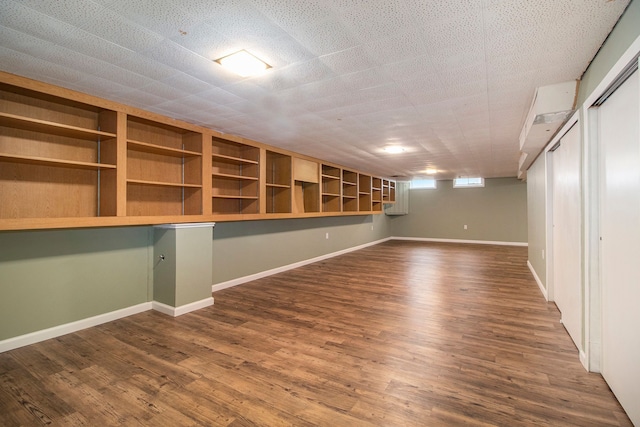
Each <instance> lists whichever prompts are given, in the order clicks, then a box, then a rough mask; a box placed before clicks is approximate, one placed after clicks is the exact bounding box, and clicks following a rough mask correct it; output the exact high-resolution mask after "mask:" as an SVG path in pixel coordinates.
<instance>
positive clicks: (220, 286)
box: [211, 237, 391, 292]
mask: <svg viewBox="0 0 640 427" xmlns="http://www.w3.org/2000/svg"><path fill="white" fill-rule="evenodd" d="M388 240H391V238H390V237H387V238H386V239H381V240H376V241H374V242H369V243H365V244H363V245H359V246H354V247H351V248H348V249H343V250H341V251H337V252H331V253H329V254H326V255H321V256H318V257H315V258H310V259H307V260H304V261H299V262H294V263H293V264H287V265H283V266H282V267H277V268H272V269H271V270H265V271H261V272H260V273H255V274H250V275H248V276H244V277H238V278H237V279H232V280H227V281H226V282H220V283H216V284H215V285H213V286H211V292H216V291H221V290H223V289H227V288H231V287H234V286H238V285H241V284H243V283H247V282H251V281H253V280H258V279H262V278H263V277H268V276H272V275H274V274H278V273H282V272H284V271H287V270H293V269H294V268H298V267H302V266H304V265H308V264H313V263H314V262H318V261H323V260H325V259H328V258H333V257H336V256H338V255H343V254H346V253H349V252H353V251H357V250H359V249H364V248H366V247H369V246H374V245H377V244H380V243H384V242H386V241H388Z"/></svg>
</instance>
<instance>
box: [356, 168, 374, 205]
mask: <svg viewBox="0 0 640 427" xmlns="http://www.w3.org/2000/svg"><path fill="white" fill-rule="evenodd" d="M358 211H359V212H369V211H371V176H370V175H364V174H358Z"/></svg>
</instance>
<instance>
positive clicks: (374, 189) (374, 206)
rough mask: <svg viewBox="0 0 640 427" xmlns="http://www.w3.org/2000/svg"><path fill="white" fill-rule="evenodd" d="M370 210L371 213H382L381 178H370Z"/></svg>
mask: <svg viewBox="0 0 640 427" xmlns="http://www.w3.org/2000/svg"><path fill="white" fill-rule="evenodd" d="M371 210H372V211H373V212H381V211H382V178H378V177H375V176H374V177H372V178H371Z"/></svg>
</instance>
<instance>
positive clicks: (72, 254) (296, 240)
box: [0, 215, 389, 340]
mask: <svg viewBox="0 0 640 427" xmlns="http://www.w3.org/2000/svg"><path fill="white" fill-rule="evenodd" d="M372 226H373V228H374V229H373V230H371V227H372ZM157 230H158V229H157V228H154V227H118V228H98V229H77V230H49V231H20V232H1V233H0V340H5V339H8V338H13V337H16V336H20V335H24V334H28V333H31V332H35V331H39V330H43V329H47V328H51V327H54V326H59V325H63V324H66V323H70V322H74V321H78V320H82V319H86V318H89V317H93V316H97V315H100V314H104V313H108V312H111V311H115V310H119V309H122V308H126V307H130V306H133V305H136V304H140V303H144V302H148V301H152V300H154V299H155V300H157V301H159V302H164V303H165V304H169V305H178V306H179V305H182V304H187V303H190V302H192V301H194V300H201V299H203V298H206V297H208V296H210V293H207V292H206V285H205V286H204V287H203V286H186V287H182V288H181V290H180V292H182V293H179V294H176V293H175V289H174V288H173V287H172V284H171V283H169V284H165V286H164V287H163V286H162V285H160V286H158V287H157V288H156V289H155V295H154V270H155V269H157V268H158V262H157V256H156V254H154V243H158V242H157V241H156V240H157V239H160V238H161V236H164V234H163V233H157ZM178 232H179V236H178V239H177V240H176V239H172V238H169V239H168V240H166V242H167V244H168V245H169V246H168V247H167V248H166V251H167V252H166V254H171V255H170V256H176V260H174V261H176V264H175V265H177V266H178V267H179V269H180V270H181V271H182V272H183V274H186V275H188V276H190V277H191V276H193V277H196V278H198V281H199V283H203V281H206V282H207V283H208V286H209V287H208V290H209V291H210V289H211V288H210V286H211V284H212V283H219V282H222V281H226V280H231V279H235V278H239V277H243V276H247V275H250V274H254V273H258V272H261V271H264V270H269V269H272V268H277V267H281V266H285V265H288V264H292V263H295V262H298V261H303V260H306V259H309V258H314V257H317V256H321V255H325V254H327V253H331V252H336V251H339V250H343V249H347V248H351V247H353V246H358V245H361V244H364V243H369V242H372V241H375V240H380V239H383V238H385V237H388V236H389V232H388V228H387V220H386V217H385V216H384V215H368V216H353V217H334V218H308V219H296V220H269V221H245V222H232V223H231V222H230V223H225V222H220V223H217V224H216V226H215V227H214V229H213V234H214V239H213V245H212V246H213V255H211V250H210V249H208V247H209V243H210V241H211V240H210V239H211V229H210V228H209V229H201V228H195V229H190V230H178ZM325 233H329V239H328V240H327V239H325ZM164 237H166V236H164ZM171 247H173V249H170V248H171ZM205 249H206V250H205ZM155 250H156V252H159V251H161V248H159V247H156V248H155ZM187 252H188V253H191V254H194V253H195V254H208V255H206V257H207V258H206V259H212V261H213V262H212V263H209V262H196V263H195V264H194V263H193V262H192V261H193V260H195V259H198V260H200V258H197V256H196V257H193V258H190V257H185V256H184V255H185V253H187ZM166 265H168V266H170V264H169V263H167V264H166ZM169 270H171V271H169V272H167V274H168V277H169V278H170V279H171V280H173V278H174V277H176V280H180V281H182V282H187V283H189V282H190V279H189V278H188V277H177V276H176V272H175V271H173V270H174V268H173V267H171V266H170V268H169ZM212 276H213V277H212ZM194 283H195V282H194ZM203 289H205V291H204V293H203Z"/></svg>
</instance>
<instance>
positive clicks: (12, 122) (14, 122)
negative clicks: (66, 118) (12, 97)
mask: <svg viewBox="0 0 640 427" xmlns="http://www.w3.org/2000/svg"><path fill="white" fill-rule="evenodd" d="M0 126H7V127H13V128H18V129H24V130H30V131H35V132H42V133H47V134H53V135H58V136H66V137H70V138H81V139H95V138H96V137H97V136H103V137H106V138H115V137H116V134H115V133H109V132H102V131H99V130H93V129H84V128H80V127H77V126H69V125H65V124H61V123H56V122H50V121H47V120H39V119H32V118H29V117H24V116H18V115H16V114H9V113H0Z"/></svg>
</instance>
